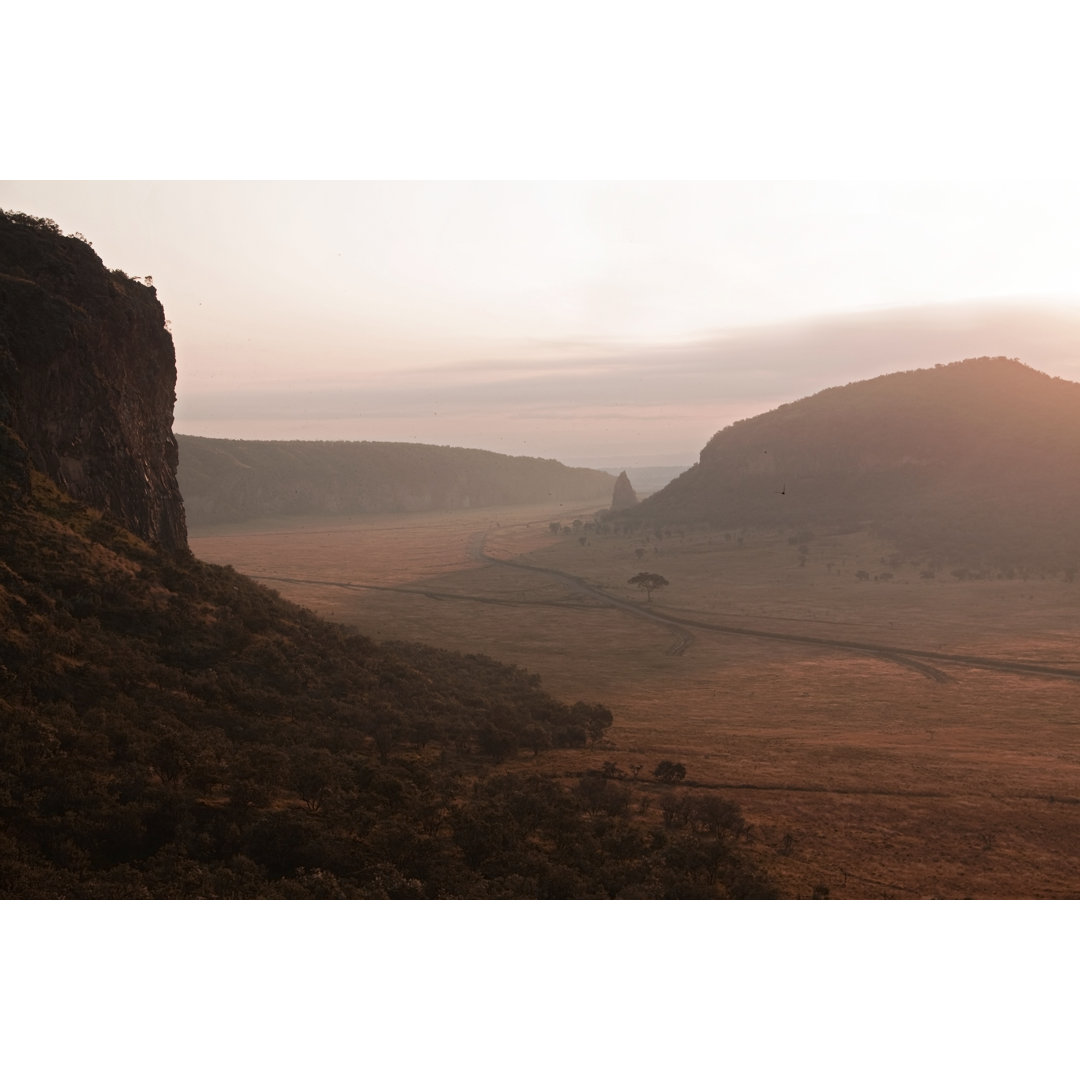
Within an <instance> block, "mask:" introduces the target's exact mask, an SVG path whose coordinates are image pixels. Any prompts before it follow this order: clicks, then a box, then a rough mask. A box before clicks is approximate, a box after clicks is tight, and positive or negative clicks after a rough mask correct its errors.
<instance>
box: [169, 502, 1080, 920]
mask: <svg viewBox="0 0 1080 1080" xmlns="http://www.w3.org/2000/svg"><path fill="white" fill-rule="evenodd" d="M599 509H602V508H601V507H598V506H596V505H589V504H580V505H569V504H553V505H552V504H548V505H544V504H540V505H534V506H521V507H500V508H499V509H498V511H497V512H494V513H493V512H492V511H491V510H490V509H489V510H472V511H452V512H442V513H418V514H385V515H355V516H352V517H334V518H302V519H301V518H289V519H277V520H273V519H264V520H261V521H258V522H248V523H244V524H236V525H231V526H217V527H215V528H213V529H204V530H192V534H191V537H190V543H191V547H192V550H193V552H194V553H195V554H196V555H197V556H198V557H199V558H201V559H205V560H207V561H211V562H218V563H223V564H229V565H232V566H234V567H235V568H236V569H237V570H239V571H241V572H242V573H244V574H247V575H249V576H252V577H254V578H256V579H257V580H259V581H261V582H263V583H264V584H267V585H269V586H271V587H272V588H274V589H276V590H278V591H279V592H280V593H281V594H282V595H283V596H285V597H286V598H287V599H290V600H293V601H295V602H298V603H301V604H303V605H304V606H306V607H309V608H311V609H312V610H313V611H315V612H316V613H318V614H320V615H324V616H326V617H328V618H331V619H334V620H337V621H340V622H343V623H346V624H348V625H350V626H354V627H356V628H358V629H359V630H361V631H362V632H363V633H365V634H367V635H369V636H371V637H373V638H375V639H378V640H384V641H387V640H395V639H404V640H417V641H421V642H425V643H428V644H432V645H437V646H441V647H445V648H451V649H455V650H459V651H462V652H466V653H469V652H479V653H486V654H488V655H490V656H493V657H495V658H496V659H499V660H502V661H504V662H507V663H511V664H515V665H518V666H520V667H522V668H526V669H528V670H530V671H534V672H536V673H538V674H539V675H540V676H541V678H542V680H543V685H544V687H545V689H547V690H548V691H549V692H550V693H553V694H554V695H555V696H557V697H559V698H561V699H563V700H567V701H573V700H576V699H579V698H580V699H584V700H587V701H598V702H602V703H604V704H605V705H607V706H608V707H609V708H610V709H611V710H612V711H613V713H614V715H615V723H614V725H613V727H612V728H611V729H610V731H609V733H608V735H607V738H606V740H605V742H604V743H603V744H602V745H600V746H598V747H595V748H593V749H591V750H589V751H586V752H584V754H583V752H581V751H578V752H575V753H574V754H570V753H569V752H567V751H560V750H549V751H546V752H545V753H544V754H543V755H542V756H541V757H540V758H538V759H533V758H532V757H531V755H522V756H520V757H519V758H517V759H512V760H511V761H509V762H507V763H506V764H505V765H504V766H503V768H506V769H515V768H518V767H522V768H524V767H526V766H527V767H529V768H536V767H540V768H543V769H544V770H545V771H549V772H551V773H552V774H554V775H557V776H560V777H562V778H564V779H566V780H568V781H569V780H571V779H573V778H576V777H578V776H580V774H581V769H582V765H583V762H585V763H587V764H588V765H590V766H591V767H592V768H597V769H599V768H602V767H603V766H604V764H605V763H611V764H610V766H609V768H610V767H613V768H614V769H615V770H617V772H618V775H619V776H621V777H622V780H621V783H622V784H623V785H624V787H625V788H626V789H627V791H628V793H629V796H630V798H631V800H632V802H631V805H632V806H634V808H635V813H636V814H638V815H639V816H640V817H642V818H645V819H650V818H655V820H656V823H657V824H660V823H661V821H662V820H663V819H664V818H665V817H666V816H668V815H677V813H678V808H677V805H676V804H677V800H678V798H679V797H681V796H682V795H684V794H687V793H691V792H692V793H694V794H703V793H707V792H716V793H718V794H721V795H723V796H724V797H726V798H730V799H733V800H734V801H735V802H737V803H738V804H739V805H740V807H741V808H742V811H743V813H744V816H745V817H746V819H747V822H748V823H749V825H750V829H749V832H748V834H747V838H746V840H745V842H746V843H747V844H748V845H751V846H752V847H753V848H754V853H755V857H757V858H758V859H759V861H760V862H761V863H762V865H764V866H765V867H766V868H767V870H768V873H769V874H770V877H771V878H772V879H773V880H774V881H775V882H776V883H777V884H778V885H779V887H780V889H781V891H782V893H783V895H785V896H790V897H810V896H812V895H815V893H816V894H817V895H828V896H829V897H830V898H835V899H842V898H882V897H891V898H914V897H950V898H960V897H973V898H990V897H998V898H1004V897H1059V898H1061V897H1075V896H1076V895H1077V885H1076V881H1077V871H1078V869H1080V842H1078V840H1077V837H1078V836H1080V709H1078V707H1077V706H1078V703H1080V686H1078V685H1077V682H1078V679H1077V675H1078V673H1080V619H1078V616H1080V585H1077V584H1075V583H1072V582H1069V581H1067V580H1064V579H1063V578H1062V577H1060V576H1059V577H1053V576H1049V575H1048V576H1046V577H1042V576H1039V575H1028V576H1027V578H1026V579H1025V577H1023V576H1014V577H1013V578H1012V579H1006V578H1003V577H1002V578H990V577H986V578H983V579H981V580H971V579H968V578H966V577H965V576H963V575H960V576H957V575H954V574H953V573H951V572H950V568H949V567H941V568H940V569H939V570H938V571H937V572H935V573H934V576H933V577H928V576H926V574H927V571H926V570H925V568H923V567H922V566H920V565H912V564H910V563H906V562H902V561H900V560H899V559H898V558H897V556H896V555H895V553H894V552H893V551H891V550H890V549H889V548H888V547H887V546H884V545H882V544H881V543H880V542H878V541H876V540H875V539H874V538H872V537H870V536H869V535H867V534H866V533H862V532H848V533H844V534H832V535H824V534H823V535H820V536H813V535H810V536H806V535H803V536H795V537H793V536H792V535H789V534H788V533H787V532H785V531H782V530H769V529H765V528H762V529H759V530H741V531H738V532H732V531H726V532H725V531H721V530H720V529H719V528H712V529H705V528H703V527H697V528H694V527H689V526H687V527H682V526H680V527H678V528H676V529H664V530H658V532H659V535H657V534H656V531H648V530H646V529H645V528H644V527H642V528H639V529H638V531H637V532H635V533H632V534H626V533H616V532H614V531H608V532H603V531H602V530H601V529H598V528H596V527H593V526H592V521H593V516H594V514H595V512H596V511H597V510H599ZM575 522H576V523H577V524H576V525H575ZM793 539H794V540H798V541H799V543H794V542H792V541H793ZM495 560H498V561H495ZM643 570H644V571H648V572H651V573H656V574H659V575H661V576H662V577H663V578H665V579H666V580H667V581H668V582H669V583H670V584H669V585H667V586H665V587H662V588H659V589H657V591H656V592H655V593H654V594H653V596H652V599H651V601H648V600H646V597H645V594H644V593H643V592H641V591H639V590H638V589H636V588H634V587H633V586H632V585H630V584H628V579H629V578H631V577H633V576H634V575H635V574H637V573H640V572H642V571H643ZM661 620H663V621H661ZM1034 669H1042V670H1034ZM590 758H591V759H592V760H591V761H590V760H589V759H590ZM663 760H669V761H675V762H679V763H682V764H684V766H685V768H686V777H685V780H684V781H683V782H682V783H680V784H676V785H665V784H661V783H659V782H657V781H656V780H655V779H654V778H653V771H654V769H655V767H656V766H657V764H658V763H659V762H660V761H663ZM665 803H666V805H665Z"/></svg>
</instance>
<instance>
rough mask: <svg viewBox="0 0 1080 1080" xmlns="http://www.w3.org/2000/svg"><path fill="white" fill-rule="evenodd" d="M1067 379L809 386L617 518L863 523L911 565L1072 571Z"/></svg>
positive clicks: (1073, 462) (960, 366)
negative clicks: (816, 389) (804, 394)
mask: <svg viewBox="0 0 1080 1080" xmlns="http://www.w3.org/2000/svg"><path fill="white" fill-rule="evenodd" d="M1078 484H1080V384H1076V383H1072V382H1068V381H1066V380H1063V379H1057V378H1051V377H1050V376H1048V375H1044V374H1042V373H1041V372H1038V371H1036V370H1034V369H1033V368H1030V367H1027V366H1026V365H1024V364H1022V363H1020V362H1019V361H1017V360H1012V359H1007V358H1005V357H980V358H978V359H971V360H964V361H961V362H958V363H955V364H946V365H939V366H937V367H935V368H932V369H925V370H917V371H906V372H899V373H896V374H892V375H884V376H881V377H879V378H876V379H870V380H866V381H863V382H856V383H851V384H849V385H847V386H844V387H837V388H833V389H829V390H824V391H822V392H821V393H818V394H815V395H813V396H811V397H808V398H804V399H802V400H800V401H796V402H793V403H791V404H788V405H783V406H781V407H780V408H778V409H774V410H772V411H771V412H768V413H765V414H763V415H761V416H757V417H754V418H752V419H748V420H742V421H739V422H738V423H735V424H732V425H731V426H730V427H728V428H725V429H724V430H723V431H720V432H718V433H717V434H716V435H715V436H713V438H712V439H710V440H709V442H708V444H707V445H706V446H705V447H704V449H703V450H702V451H701V456H700V460H699V462H698V464H697V465H695V466H694V467H693V468H691V469H690V470H688V471H687V472H686V473H684V474H683V475H682V476H680V477H678V478H677V479H675V480H674V481H672V483H670V484H669V485H668V486H667V487H666V488H664V489H663V490H662V491H660V492H658V493H656V494H655V495H653V496H651V497H650V498H649V499H647V500H645V501H644V502H643V503H642V504H641V505H640V506H639V507H637V508H636V509H635V510H632V511H628V512H627V514H628V516H630V517H632V518H633V517H636V518H637V519H639V520H643V521H653V522H672V523H674V522H684V523H685V522H708V523H711V524H712V525H715V526H718V527H722V528H724V529H732V530H738V529H743V528H765V529H790V530H793V531H796V532H797V531H800V530H807V529H811V530H812V529H816V528H822V529H831V530H840V531H854V530H858V529H870V530H872V531H874V532H876V533H877V534H879V535H880V536H881V537H882V538H883V539H885V540H886V541H888V542H889V543H891V544H893V545H894V546H895V547H896V548H897V550H898V552H900V553H902V554H903V555H905V556H906V557H910V558H913V559H926V560H928V561H931V562H932V561H934V560H944V561H951V562H960V563H967V564H970V565H971V566H972V568H973V569H978V568H982V569H985V570H994V571H997V572H1003V573H1012V572H1020V571H1029V570H1030V571H1038V572H1064V573H1066V574H1072V573H1075V571H1076V568H1077V567H1078V566H1080V503H1077V501H1076V500H1075V499H1074V498H1073V497H1072V493H1074V492H1075V491H1076V490H1077V488H1078Z"/></svg>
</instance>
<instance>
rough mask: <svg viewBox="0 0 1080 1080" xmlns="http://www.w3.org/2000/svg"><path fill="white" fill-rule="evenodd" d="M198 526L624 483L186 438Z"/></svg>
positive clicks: (370, 451)
mask: <svg viewBox="0 0 1080 1080" xmlns="http://www.w3.org/2000/svg"><path fill="white" fill-rule="evenodd" d="M176 438H177V444H178V446H179V453H180V465H179V469H178V472H177V475H178V478H179V482H180V491H181V494H182V495H183V498H184V506H185V509H186V512H187V519H188V522H189V524H190V525H192V526H194V527H197V526H199V525H207V524H215V523H219V522H235V521H246V520H250V519H253V518H260V517H274V516H291V515H302V514H347V513H393V512H410V511H419V510H457V509H466V508H471V507H484V506H491V507H496V506H508V505H526V504H529V503H545V502H561V501H573V502H579V501H580V502H584V501H589V500H592V499H595V500H597V501H598V502H600V503H604V504H607V503H609V502H610V500H611V496H612V491H613V489H614V485H615V478H614V477H612V476H611V475H610V474H609V473H606V472H602V471H600V470H599V469H582V468H571V467H569V466H567V465H563V464H561V463H560V462H558V461H552V460H548V459H542V458H530V457H511V456H509V455H507V454H496V453H494V452H492V451H489V450H470V449H464V448H460V447H453V446H429V445H426V444H423V443H389V442H303V441H292V442H273V441H270V442H258V441H249V440H240V439H207V438H199V437H196V436H193V435H178V436H177V437H176Z"/></svg>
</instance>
